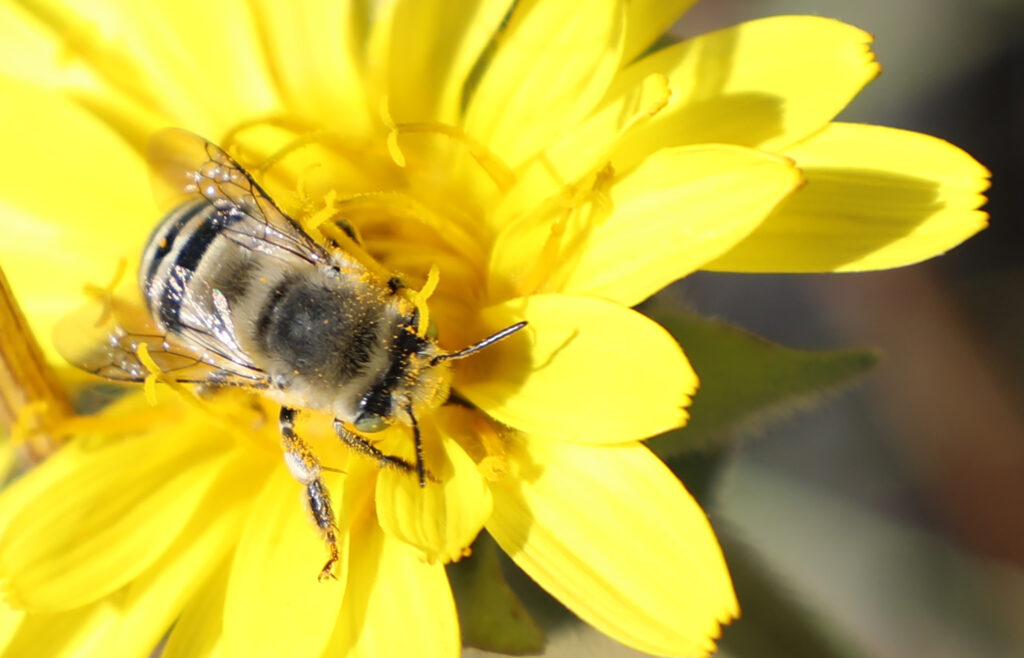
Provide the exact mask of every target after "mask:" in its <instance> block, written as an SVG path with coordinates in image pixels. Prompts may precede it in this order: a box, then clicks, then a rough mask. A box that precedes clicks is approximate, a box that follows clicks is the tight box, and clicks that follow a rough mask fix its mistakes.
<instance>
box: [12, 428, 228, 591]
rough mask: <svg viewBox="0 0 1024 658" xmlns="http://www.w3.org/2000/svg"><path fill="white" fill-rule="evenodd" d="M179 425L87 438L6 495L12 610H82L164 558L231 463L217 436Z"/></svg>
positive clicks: (27, 476)
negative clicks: (171, 430)
mask: <svg viewBox="0 0 1024 658" xmlns="http://www.w3.org/2000/svg"><path fill="white" fill-rule="evenodd" d="M179 429H182V430H184V431H182V432H181V434H178V433H177V432H176V433H175V434H174V435H173V436H171V435H170V434H166V433H165V434H162V435H156V436H148V437H134V438H132V439H125V440H122V441H119V442H111V443H109V444H106V445H102V446H101V447H99V448H97V446H95V445H90V444H89V443H90V442H88V441H81V440H80V441H78V442H76V443H74V444H71V445H69V446H68V447H66V448H64V449H63V450H61V451H60V452H59V453H57V454H56V455H55V456H53V457H51V458H50V459H49V460H48V461H46V462H44V463H43V464H42V465H41V466H40V467H38V468H36V469H35V470H33V471H31V472H29V473H28V474H27V475H26V476H25V477H23V478H22V479H21V480H20V481H18V482H16V483H15V484H14V485H13V486H12V487H10V488H9V489H7V490H6V491H5V492H4V493H3V497H2V498H0V507H5V508H6V507H7V506H8V505H10V506H11V509H9V510H8V511H7V512H6V513H5V517H6V519H5V521H6V522H5V523H4V524H3V528H2V533H3V534H2V536H3V541H2V542H0V578H2V579H3V589H4V590H5V596H6V597H7V598H8V600H9V601H11V603H12V604H13V605H16V606H17V607H19V608H24V609H28V610H35V611H57V610H66V609H68V608H73V607H76V606H80V605H83V604H85V603H88V602H90V601H94V600H96V599H98V598H99V597H102V596H104V595H106V594H108V593H110V592H112V591H114V590H115V589H117V588H119V587H120V586H122V585H124V584H125V583H127V582H129V581H131V580H132V579H133V578H135V577H136V576H138V575H139V574H140V573H142V572H143V571H144V570H145V569H146V568H148V567H149V565H150V564H152V563H153V561H154V560H155V559H156V558H157V557H158V556H159V555H160V554H161V553H163V552H164V550H165V549H166V548H167V546H168V545H169V544H170V543H171V542H172V541H173V540H174V538H175V537H176V536H178V534H179V533H180V532H181V530H182V528H183V527H184V526H185V524H186V523H187V522H188V520H189V519H190V518H191V517H192V515H193V514H194V513H195V509H196V507H197V506H198V505H199V503H200V501H202V500H203V499H204V497H205V496H206V495H207V493H208V492H209V491H210V488H211V486H212V485H213V484H214V482H215V481H216V480H217V478H218V477H219V476H220V475H221V473H222V472H223V470H224V468H225V466H226V465H227V464H228V463H229V462H228V458H227V457H226V456H225V455H224V454H218V453H217V452H216V451H215V450H214V449H213V447H212V446H214V445H216V444H215V442H214V441H213V440H207V441H203V442H199V441H195V440H194V437H191V436H188V435H187V434H186V432H187V431H190V430H191V431H194V428H188V427H180V428H179ZM182 435H184V436H182ZM202 438H207V439H209V437H202ZM204 444H205V445H204Z"/></svg>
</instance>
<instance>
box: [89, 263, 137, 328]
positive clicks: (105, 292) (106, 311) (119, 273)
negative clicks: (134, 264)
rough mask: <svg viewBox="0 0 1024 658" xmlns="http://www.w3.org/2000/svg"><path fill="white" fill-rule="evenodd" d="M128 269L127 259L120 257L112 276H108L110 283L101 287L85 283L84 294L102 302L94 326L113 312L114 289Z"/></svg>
mask: <svg viewBox="0 0 1024 658" xmlns="http://www.w3.org/2000/svg"><path fill="white" fill-rule="evenodd" d="M127 270H128V261H127V260H125V259H124V258H121V259H119V260H118V261H117V269H116V270H114V276H112V277H110V283H108V284H107V285H105V286H103V287H102V288H101V287H99V286H96V285H94V284H91V283H87V284H85V294H86V295H88V296H89V297H92V298H93V299H98V300H100V301H102V302H103V310H102V311H100V317H99V318H98V319H97V320H96V326H97V327H99V326H102V325H103V324H105V323H106V322H107V321H108V320H109V319H110V316H111V315H112V314H113V312H114V290H116V289H117V286H118V285H120V283H121V279H122V278H124V273H125V272H126V271H127Z"/></svg>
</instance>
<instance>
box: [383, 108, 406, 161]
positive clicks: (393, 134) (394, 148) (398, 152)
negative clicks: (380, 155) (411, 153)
mask: <svg viewBox="0 0 1024 658" xmlns="http://www.w3.org/2000/svg"><path fill="white" fill-rule="evenodd" d="M380 120H381V121H382V122H383V123H384V127H385V128H387V129H388V137H387V145H388V153H389V154H390V155H391V159H392V160H394V161H395V164H396V165H398V166H399V167H405V154H404V153H402V148H401V147H400V146H399V145H398V126H396V125H395V120H394V119H392V118H391V108H390V107H389V106H388V97H387V96H383V97H382V98H381V99H380Z"/></svg>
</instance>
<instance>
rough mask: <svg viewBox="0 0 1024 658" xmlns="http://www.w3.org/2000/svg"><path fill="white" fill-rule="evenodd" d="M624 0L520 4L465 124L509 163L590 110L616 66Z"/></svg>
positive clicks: (476, 137) (472, 101)
mask: <svg viewBox="0 0 1024 658" xmlns="http://www.w3.org/2000/svg"><path fill="white" fill-rule="evenodd" d="M623 25H624V19H623V7H622V3H620V2H616V1H614V0H593V1H592V2H589V3H588V4H587V8H586V11H581V10H580V5H579V3H577V2H573V1H572V0H552V1H549V2H535V3H529V4H524V3H520V4H519V5H518V6H517V11H514V12H513V14H512V17H511V19H510V21H509V24H508V26H506V28H505V30H504V32H503V33H502V36H501V38H500V39H499V40H498V44H499V45H498V48H497V50H496V52H495V53H494V55H493V58H492V59H491V60H490V62H489V64H488V65H487V68H486V71H485V72H484V74H483V77H482V78H481V80H480V84H479V85H478V86H477V88H476V90H475V92H474V94H473V96H472V98H471V99H470V101H469V107H468V109H467V111H466V118H465V124H464V126H465V129H466V132H467V133H468V134H469V135H470V136H472V137H473V138H474V139H476V140H478V141H480V142H482V143H484V144H487V146H488V148H490V149H491V151H493V152H495V153H497V154H498V155H499V156H500V157H501V158H503V159H504V160H505V162H506V163H507V164H509V165H510V166H515V165H516V164H517V163H519V162H520V161H522V160H523V159H524V158H526V157H529V156H530V155H531V154H533V153H535V152H536V151H538V150H540V149H542V148H544V146H546V145H547V144H548V143H550V141H551V140H552V139H553V138H554V137H555V136H556V135H558V134H559V133H560V132H562V131H563V130H564V129H566V128H567V127H569V126H571V125H573V124H574V123H575V122H577V121H578V120H579V119H580V118H582V117H583V116H585V115H586V113H587V112H589V111H590V110H591V109H592V108H593V106H594V104H595V103H596V102H597V101H598V100H600V98H601V97H602V96H603V95H604V93H605V90H606V88H607V86H608V82H609V80H611V78H612V76H613V75H614V73H615V71H616V69H617V68H618V63H619V57H620V49H621V45H622V31H623Z"/></svg>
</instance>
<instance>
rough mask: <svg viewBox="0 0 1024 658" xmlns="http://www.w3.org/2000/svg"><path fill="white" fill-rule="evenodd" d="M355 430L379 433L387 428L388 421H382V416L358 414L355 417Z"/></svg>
mask: <svg viewBox="0 0 1024 658" xmlns="http://www.w3.org/2000/svg"><path fill="white" fill-rule="evenodd" d="M352 424H353V425H355V427H356V429H357V430H359V431H360V432H367V433H370V434H372V433H373V432H379V431H381V430H382V429H384V428H385V427H387V426H388V421H386V420H384V416H380V415H378V414H360V415H359V416H357V417H356V420H355V422H353V423H352Z"/></svg>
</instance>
